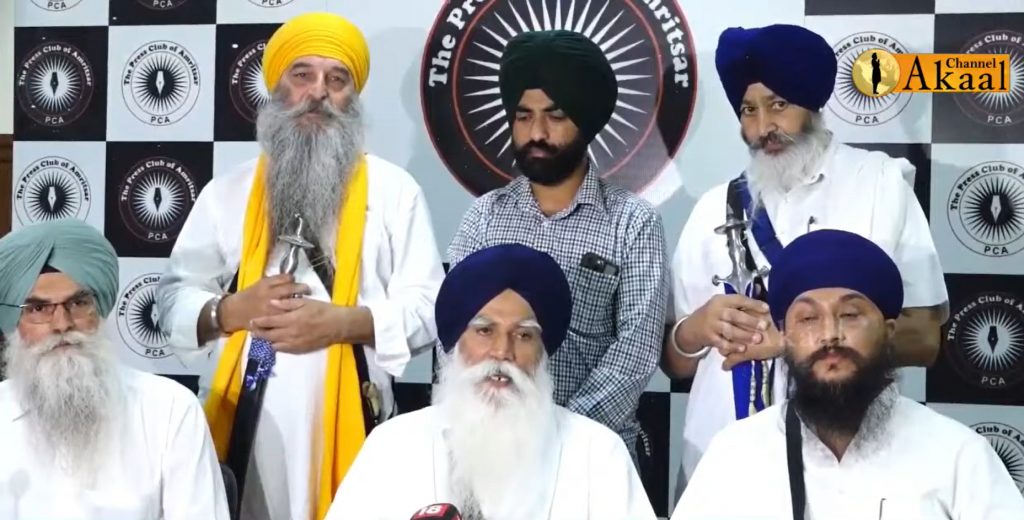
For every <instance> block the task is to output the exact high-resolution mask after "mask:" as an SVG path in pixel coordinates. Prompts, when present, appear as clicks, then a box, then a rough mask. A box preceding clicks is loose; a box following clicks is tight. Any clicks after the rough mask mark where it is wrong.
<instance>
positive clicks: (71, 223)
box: [0, 219, 118, 333]
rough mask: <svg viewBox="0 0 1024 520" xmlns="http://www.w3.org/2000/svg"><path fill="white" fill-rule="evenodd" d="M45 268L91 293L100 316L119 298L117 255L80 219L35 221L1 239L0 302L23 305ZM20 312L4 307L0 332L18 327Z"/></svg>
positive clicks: (0, 318)
mask: <svg viewBox="0 0 1024 520" xmlns="http://www.w3.org/2000/svg"><path fill="white" fill-rule="evenodd" d="M47 266H48V267H51V268H53V269H56V270H57V271H60V272H62V273H64V274H66V275H68V276H69V277H71V279H72V280H74V281H75V282H76V283H78V285H80V286H82V287H83V288H84V289H87V290H89V291H92V293H93V294H94V295H95V298H96V306H97V309H98V310H99V312H100V316H102V317H106V316H107V314H109V313H110V309H111V308H113V306H114V299H115V298H116V297H117V286H118V275H117V273H118V265H117V253H116V252H114V247H113V246H111V245H110V242H108V241H107V239H106V238H104V237H103V234H101V233H100V232H99V231H98V230H97V229H96V228H94V227H92V226H90V225H89V224H86V223H85V222H82V221H81V220H77V219H66V220H55V221H51V222H44V223H39V224H33V225H31V226H27V227H23V228H21V229H18V230H16V231H13V232H11V233H9V234H8V235H7V236H5V237H3V238H2V239H0V303H6V304H11V305H21V304H22V303H25V298H26V297H28V295H29V292H31V291H32V287H33V286H35V284H36V279H37V278H39V275H40V274H41V273H42V272H43V269H44V268H45V267H47ZM20 316H21V310H20V309H16V308H11V307H0V330H2V331H4V332H5V333H7V332H10V331H12V330H14V328H15V327H16V326H17V325H18V320H19V318H20Z"/></svg>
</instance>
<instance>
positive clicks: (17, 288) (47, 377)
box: [0, 219, 228, 520]
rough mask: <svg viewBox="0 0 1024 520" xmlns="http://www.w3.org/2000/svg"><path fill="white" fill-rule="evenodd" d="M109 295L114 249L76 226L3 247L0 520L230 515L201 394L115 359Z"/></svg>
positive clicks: (20, 237)
mask: <svg viewBox="0 0 1024 520" xmlns="http://www.w3.org/2000/svg"><path fill="white" fill-rule="evenodd" d="M117 288H118V260H117V253H115V252H114V248H113V246H111V245H110V242H108V241H107V240H106V239H105V238H104V237H103V235H102V234H101V233H100V232H99V231H98V230H97V229H96V228H94V227H92V226H90V225H89V224H86V223H84V222H82V221H79V220H75V219H68V220H58V221H52V222H44V223H39V224H33V225H31V226H27V227H23V228H21V229H18V230H16V231H14V232H12V233H10V234H8V235H6V236H4V237H3V238H2V239H0V330H2V332H3V335H4V338H5V343H6V344H5V345H4V349H3V350H4V358H5V359H6V361H7V376H8V379H7V380H5V381H3V382H0V439H3V441H2V442H3V448H2V451H3V455H2V456H0V518H4V519H8V518H10V519H14V520H17V519H30V518H52V519H71V518H132V519H138V520H191V519H195V518H209V519H211V520H227V519H228V507H227V500H226V495H225V493H224V482H223V480H222V477H221V470H220V466H219V464H218V463H217V456H216V454H215V453H214V451H213V441H212V439H211V437H210V431H209V429H208V428H207V426H206V420H205V418H204V416H203V411H202V408H201V407H200V406H199V402H198V401H197V400H196V397H195V396H194V395H192V393H191V392H189V391H188V389H187V388H185V387H184V386H181V385H180V384H178V383H176V382H174V381H171V380H169V379H166V378H163V377H159V376H155V375H152V374H149V373H146V372H141V371H138V370H134V369H131V368H128V367H127V366H122V365H121V364H119V363H118V362H117V361H116V352H115V350H114V348H113V345H112V344H111V343H110V341H109V340H108V339H107V338H106V334H105V333H104V329H103V321H104V319H105V318H106V317H107V315H108V314H109V313H110V312H111V310H112V309H113V308H114V303H115V300H116V298H117ZM119 312H135V310H133V309H128V310H124V309H122V310H120V311H119Z"/></svg>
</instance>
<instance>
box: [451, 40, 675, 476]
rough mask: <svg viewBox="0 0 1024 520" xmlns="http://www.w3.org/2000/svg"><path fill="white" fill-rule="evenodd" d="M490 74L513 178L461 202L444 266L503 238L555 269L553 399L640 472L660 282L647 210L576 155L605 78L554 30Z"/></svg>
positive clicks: (599, 63) (522, 46) (598, 113)
mask: <svg viewBox="0 0 1024 520" xmlns="http://www.w3.org/2000/svg"><path fill="white" fill-rule="evenodd" d="M498 74H499V86H500V90H501V100H502V103H503V104H504V107H505V111H506V114H507V117H508V122H509V125H510V127H511V133H512V144H513V147H514V150H515V159H516V165H517V167H518V168H519V171H520V172H521V173H522V176H520V177H518V178H516V179H515V180H513V181H512V182H511V183H509V184H508V185H507V186H505V187H502V188H499V189H496V190H494V191H492V192H490V193H487V194H485V195H484V196H482V197H480V198H479V199H478V200H477V201H476V202H475V203H474V204H473V206H472V207H471V208H470V209H469V211H468V213H466V215H465V216H464V217H463V220H462V224H461V226H460V227H459V230H458V232H457V234H456V236H455V239H454V240H453V242H452V243H451V245H450V247H449V249H448V259H449V262H450V263H451V265H452V266H455V265H456V264H458V263H459V262H461V261H462V260H463V259H464V258H466V257H467V256H469V255H470V254H472V253H473V252H475V251H478V250H480V249H483V248H486V247H491V246H495V245H499V244H504V243H519V244H524V245H528V246H530V247H532V248H534V249H538V250H540V251H543V252H545V253H547V254H548V255H550V256H551V257H553V258H554V259H555V260H556V261H557V262H558V264H559V265H560V266H561V268H562V270H563V271H565V274H566V278H567V279H568V281H569V285H570V288H571V290H572V299H573V309H572V316H571V319H570V325H569V331H568V334H567V335H566V337H565V340H564V341H563V342H562V344H561V345H560V346H559V348H558V350H557V351H556V352H555V353H554V354H553V355H552V357H551V374H552V377H553V379H554V382H555V385H554V386H555V390H554V399H555V402H556V403H557V404H558V405H561V406H564V407H566V408H568V409H569V410H570V411H573V412H576V413H578V414H580V415H583V416H586V417H589V418H591V419H593V420H595V421H597V422H599V423H602V424H604V425H605V426H607V427H609V428H611V429H612V430H614V431H615V432H616V433H618V434H619V435H620V436H621V437H622V439H623V440H624V441H625V443H626V446H627V447H628V448H629V451H630V453H631V455H632V456H633V459H634V461H635V462H637V463H638V465H639V469H640V471H641V474H644V469H645V465H644V463H645V462H646V460H647V459H648V458H649V456H650V454H651V453H650V445H649V443H648V442H647V439H646V436H645V435H644V434H643V432H642V430H641V428H640V424H639V422H638V421H637V419H636V410H637V406H638V403H639V398H640V395H641V394H642V393H643V391H644V389H645V388H646V386H647V383H648V381H649V380H650V378H651V376H652V374H653V373H654V371H655V370H656V369H657V366H658V358H659V345H660V344H661V340H662V336H663V332H664V330H663V326H662V322H663V321H664V315H665V305H666V303H667V293H666V287H667V280H668V278H667V270H666V258H665V244H664V231H663V229H662V224H661V217H660V216H659V215H658V212H657V211H656V210H655V209H654V208H653V207H652V206H651V205H650V204H648V203H647V202H645V201H644V200H642V199H640V198H639V197H637V196H636V195H634V194H632V193H630V192H628V191H627V190H625V189H623V188H620V187H618V186H613V185H611V184H608V183H606V182H605V181H604V180H602V179H601V178H599V177H598V175H597V174H596V172H595V171H594V169H593V164H592V163H591V161H590V159H589V157H588V153H587V150H588V147H589V145H590V144H591V142H592V141H593V140H594V139H595V137H596V136H597V135H598V134H599V133H600V132H601V131H602V129H603V128H604V127H605V125H606V124H607V123H608V120H609V119H610V118H611V116H612V112H613V111H614V109H615V104H616V99H617V96H618V83H617V80H616V78H615V72H614V71H613V70H612V66H611V65H610V64H609V62H608V59H607V58H606V57H605V55H604V52H603V51H602V50H601V48H600V47H598V46H597V45H596V44H595V43H594V42H592V41H591V40H590V39H588V38H587V37H586V36H584V35H582V34H579V33H576V32H572V31H564V30H555V31H537V32H527V33H523V34H521V35H519V36H516V37H515V38H513V39H512V40H510V41H509V42H508V45H507V46H506V48H505V52H504V54H503V55H502V58H501V65H500V71H499V73H498ZM439 355H443V353H439Z"/></svg>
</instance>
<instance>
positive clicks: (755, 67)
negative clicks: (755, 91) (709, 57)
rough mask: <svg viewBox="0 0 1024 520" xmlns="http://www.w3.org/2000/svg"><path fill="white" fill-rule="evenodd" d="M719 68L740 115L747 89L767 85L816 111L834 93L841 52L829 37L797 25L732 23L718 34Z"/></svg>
mask: <svg viewBox="0 0 1024 520" xmlns="http://www.w3.org/2000/svg"><path fill="white" fill-rule="evenodd" d="M715 66H716V67H717V68H718V76H719V78H720V79H721V80H722V86H723V87H724V88H725V94H726V96H728V97H729V103H731V104H732V108H733V110H735V111H736V114H737V115H739V112H740V103H741V102H742V101H743V94H745V93H746V92H747V87H749V86H750V85H751V84H753V83H763V84H764V86H766V87H768V88H769V89H771V91H772V92H774V93H776V94H778V95H779V96H781V97H782V98H784V99H785V100H786V101H789V102H790V103H793V104H796V105H799V106H802V107H804V108H806V109H808V110H810V111H812V112H817V111H819V110H821V108H822V107H824V106H825V103H826V102H828V98H829V97H831V96H832V89H833V88H835V83H836V56H835V53H834V52H833V51H832V47H831V46H830V45H829V44H828V42H826V41H825V39H824V38H822V37H821V36H819V35H818V34H816V33H814V32H811V31H810V30H808V29H806V28H804V27H800V26H798V25H784V24H777V25H769V26H767V27H761V28H755V29H744V28H742V27H731V28H729V29H726V30H725V31H724V32H722V35H721V36H719V37H718V49H716V50H715Z"/></svg>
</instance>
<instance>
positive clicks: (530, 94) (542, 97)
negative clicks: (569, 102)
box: [519, 88, 555, 108]
mask: <svg viewBox="0 0 1024 520" xmlns="http://www.w3.org/2000/svg"><path fill="white" fill-rule="evenodd" d="M554 104H555V102H554V100H552V99H551V97H549V96H548V95H547V93H546V92H544V91H543V90H541V89H539V88H531V89H526V90H524V91H523V95H522V97H520V98H519V106H522V107H527V108H548V107H550V106H552V105H554Z"/></svg>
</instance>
